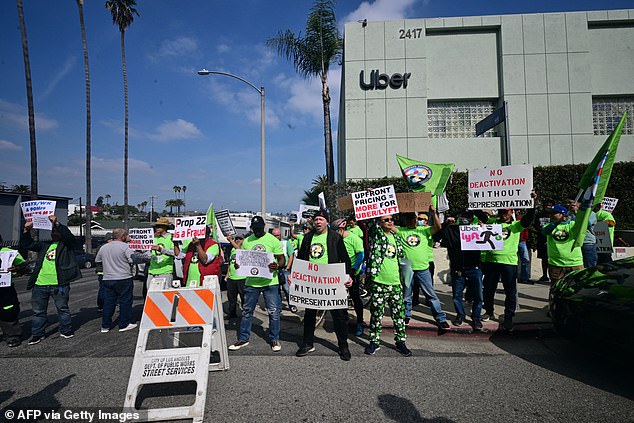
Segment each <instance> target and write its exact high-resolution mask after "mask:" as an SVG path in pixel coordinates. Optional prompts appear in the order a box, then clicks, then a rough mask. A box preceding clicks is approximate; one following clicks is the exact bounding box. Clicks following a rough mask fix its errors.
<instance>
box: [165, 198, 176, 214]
mask: <svg viewBox="0 0 634 423" xmlns="http://www.w3.org/2000/svg"><path fill="white" fill-rule="evenodd" d="M175 201H176V200H165V207H169V208H170V214H172V212H173V208H174V206H175V205H176V204H174V202H175Z"/></svg>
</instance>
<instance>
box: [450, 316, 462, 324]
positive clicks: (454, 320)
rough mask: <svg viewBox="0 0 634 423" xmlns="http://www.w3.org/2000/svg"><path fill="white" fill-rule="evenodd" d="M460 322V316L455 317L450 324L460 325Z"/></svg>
mask: <svg viewBox="0 0 634 423" xmlns="http://www.w3.org/2000/svg"><path fill="white" fill-rule="evenodd" d="M462 323H463V320H462V317H460V316H458V317H456V318H455V319H453V321H452V322H451V324H452V325H454V326H462Z"/></svg>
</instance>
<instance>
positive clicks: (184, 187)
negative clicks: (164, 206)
mask: <svg viewBox="0 0 634 423" xmlns="http://www.w3.org/2000/svg"><path fill="white" fill-rule="evenodd" d="M181 189H182V190H183V207H185V206H186V205H187V197H186V196H185V192H187V186H186V185H183V186H182V187H181Z"/></svg>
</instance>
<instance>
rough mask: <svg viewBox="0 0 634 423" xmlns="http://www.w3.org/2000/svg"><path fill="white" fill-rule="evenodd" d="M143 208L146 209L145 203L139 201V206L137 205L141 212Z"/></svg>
mask: <svg viewBox="0 0 634 423" xmlns="http://www.w3.org/2000/svg"><path fill="white" fill-rule="evenodd" d="M145 207H147V201H141V204H139V208H140V209H141V211H145Z"/></svg>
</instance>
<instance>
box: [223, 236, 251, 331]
mask: <svg viewBox="0 0 634 423" xmlns="http://www.w3.org/2000/svg"><path fill="white" fill-rule="evenodd" d="M227 240H228V241H229V242H230V243H231V246H232V248H231V252H230V253H229V266H228V267H227V274H226V275H225V280H226V281H227V300H228V301H229V304H228V308H227V318H229V319H232V318H234V317H238V315H237V314H236V307H237V305H238V296H240V305H241V307H240V315H242V305H244V282H245V280H246V279H247V277H246V276H239V275H238V274H237V273H236V266H235V264H236V250H239V249H241V248H242V242H243V241H244V235H240V234H238V235H236V237H235V239H234V238H233V237H231V236H228V237H227Z"/></svg>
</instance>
